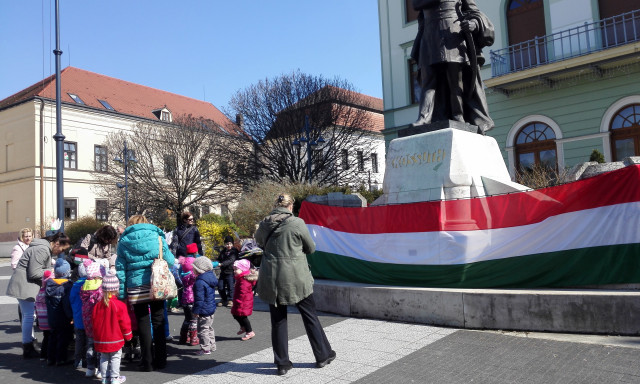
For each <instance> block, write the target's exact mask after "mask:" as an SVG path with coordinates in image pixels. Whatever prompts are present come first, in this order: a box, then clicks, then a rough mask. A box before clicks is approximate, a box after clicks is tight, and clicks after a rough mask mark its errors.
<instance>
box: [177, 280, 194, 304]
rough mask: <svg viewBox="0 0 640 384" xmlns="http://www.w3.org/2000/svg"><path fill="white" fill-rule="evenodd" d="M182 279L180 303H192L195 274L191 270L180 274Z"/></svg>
mask: <svg viewBox="0 0 640 384" xmlns="http://www.w3.org/2000/svg"><path fill="white" fill-rule="evenodd" d="M180 275H181V279H182V304H193V301H194V297H193V285H194V284H195V282H196V275H195V273H193V272H187V273H186V274H182V273H181V274H180Z"/></svg>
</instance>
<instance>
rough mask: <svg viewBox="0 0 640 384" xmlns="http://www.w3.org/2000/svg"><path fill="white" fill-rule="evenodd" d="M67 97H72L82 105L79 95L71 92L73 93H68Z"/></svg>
mask: <svg viewBox="0 0 640 384" xmlns="http://www.w3.org/2000/svg"><path fill="white" fill-rule="evenodd" d="M68 95H69V97H70V98H72V99H73V101H75V102H76V103H77V104H82V105H84V101H82V99H81V98H80V96H78V95H76V94H73V93H68Z"/></svg>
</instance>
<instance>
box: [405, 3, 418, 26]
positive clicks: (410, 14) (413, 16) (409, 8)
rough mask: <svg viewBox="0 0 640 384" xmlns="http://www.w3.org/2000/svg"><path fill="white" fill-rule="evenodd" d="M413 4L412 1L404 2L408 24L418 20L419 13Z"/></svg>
mask: <svg viewBox="0 0 640 384" xmlns="http://www.w3.org/2000/svg"><path fill="white" fill-rule="evenodd" d="M412 3H413V2H412V1H411V0H404V9H405V21H406V22H407V23H409V22H412V21H414V20H418V11H416V10H415V9H413V4H412Z"/></svg>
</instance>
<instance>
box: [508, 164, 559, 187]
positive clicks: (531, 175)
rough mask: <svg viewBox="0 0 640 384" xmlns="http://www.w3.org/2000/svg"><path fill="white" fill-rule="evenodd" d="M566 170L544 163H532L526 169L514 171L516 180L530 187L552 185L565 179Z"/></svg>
mask: <svg viewBox="0 0 640 384" xmlns="http://www.w3.org/2000/svg"><path fill="white" fill-rule="evenodd" d="M567 174H568V170H566V169H563V170H561V171H558V170H556V169H555V168H549V167H546V166H544V165H538V164H536V165H534V166H533V167H531V168H527V169H526V170H520V171H516V182H518V183H520V184H522V185H525V186H527V187H529V188H532V189H540V188H546V187H553V186H554V185H559V184H562V183H565V182H566V181H567Z"/></svg>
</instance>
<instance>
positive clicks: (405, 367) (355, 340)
mask: <svg viewBox="0 0 640 384" xmlns="http://www.w3.org/2000/svg"><path fill="white" fill-rule="evenodd" d="M10 274H11V269H10V267H9V266H8V263H6V262H1V261H0V383H11V384H22V383H33V382H39V383H65V384H75V383H94V382H95V383H99V381H95V380H91V379H86V378H85V377H84V372H83V371H81V370H74V369H72V368H71V367H64V368H53V369H52V368H48V367H46V364H44V362H42V361H39V360H37V359H36V360H22V358H21V356H20V353H21V350H20V333H19V324H18V322H17V305H16V303H15V300H14V299H12V298H8V297H6V296H4V293H5V290H6V286H7V283H8V276H10ZM290 313H295V310H294V309H290ZM182 318H183V315H182V313H173V314H170V315H169V320H170V324H171V329H172V334H174V335H175V334H176V331H177V330H179V327H180V324H181V322H182ZM320 318H321V322H322V324H323V326H324V328H325V331H326V333H327V337H328V338H329V340H330V342H331V343H332V346H333V348H334V350H335V351H336V352H337V358H336V360H335V361H333V362H332V363H331V364H329V365H327V366H326V367H324V368H322V369H317V368H315V361H314V358H313V354H312V353H311V347H310V345H309V341H308V339H307V337H306V335H305V332H304V327H303V326H302V322H301V320H300V316H298V315H295V314H292V315H291V316H289V336H290V340H289V348H290V353H291V360H292V361H293V362H294V369H293V370H291V371H289V373H288V374H287V375H285V376H278V375H277V374H276V369H275V365H274V364H273V354H272V351H271V342H270V337H269V331H270V325H269V313H268V307H267V306H266V305H265V304H264V303H263V302H261V301H260V300H259V298H257V300H256V302H255V310H254V314H253V315H252V316H251V322H252V325H253V327H254V329H255V331H256V333H257V336H256V337H255V338H254V339H252V340H249V341H247V342H243V341H240V340H239V336H237V335H236V331H237V329H238V325H237V323H236V322H235V321H234V320H233V319H232V318H231V315H230V313H229V309H228V308H225V307H222V308H219V309H218V310H217V311H216V315H215V320H214V329H215V332H216V341H217V344H218V350H217V351H216V352H214V353H212V354H211V355H209V356H196V355H195V354H194V352H195V351H197V347H190V346H183V345H178V344H176V343H175V342H172V343H170V344H169V345H168V351H169V355H170V356H169V359H168V365H167V368H166V369H164V370H162V371H154V372H149V373H141V372H138V371H137V370H136V364H137V363H136V362H132V363H128V362H123V366H122V374H124V375H126V376H127V377H128V379H127V382H131V383H138V384H157V383H176V384H188V383H199V384H206V383H243V384H244V383H264V384H268V383H281V382H282V383H304V384H315V383H358V384H364V383H438V384H439V383H444V384H456V383H489V384H493V383H496V384H503V383H504V384H506V383H540V384H543V383H544V384H547V383H594V384H595V383H598V384H599V383H607V384H608V383H639V384H640V365H638V361H640V338H638V337H615V336H590V335H567V334H542V333H528V332H487V331H470V330H459V329H454V328H443V327H434V326H429V325H421V324H405V323H396V322H387V321H379V320H367V319H356V318H345V317H341V316H334V315H331V314H326V313H324V314H320ZM38 337H41V335H40V333H39V332H38Z"/></svg>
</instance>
